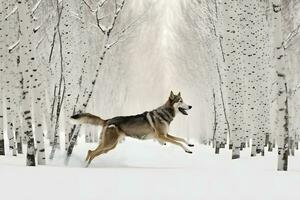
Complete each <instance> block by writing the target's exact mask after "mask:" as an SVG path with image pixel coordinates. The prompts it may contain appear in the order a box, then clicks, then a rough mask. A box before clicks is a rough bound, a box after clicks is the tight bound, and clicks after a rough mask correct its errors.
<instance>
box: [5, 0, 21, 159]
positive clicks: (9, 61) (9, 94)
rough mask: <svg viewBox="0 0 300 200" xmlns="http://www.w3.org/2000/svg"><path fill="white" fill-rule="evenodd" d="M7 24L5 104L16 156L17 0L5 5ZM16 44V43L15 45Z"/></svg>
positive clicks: (11, 144) (11, 147) (8, 129)
mask: <svg viewBox="0 0 300 200" xmlns="http://www.w3.org/2000/svg"><path fill="white" fill-rule="evenodd" d="M4 6H5V11H6V12H5V14H6V16H5V22H6V24H5V26H4V29H5V30H6V31H7V32H6V34H5V41H6V45H5V50H4V52H5V54H4V55H5V58H6V59H5V61H6V62H5V67H4V68H5V74H6V76H5V78H4V79H5V90H4V93H5V100H6V101H5V106H6V114H7V118H6V119H7V137H8V142H9V149H10V150H11V151H12V155H13V156H16V155H17V151H16V145H15V137H14V125H13V121H14V116H15V110H16V105H14V102H16V101H15V100H13V99H14V98H17V96H16V94H15V88H14V84H15V73H14V69H16V67H17V58H16V57H15V55H14V54H13V52H12V51H13V47H11V44H14V43H16V41H17V40H18V37H17V35H18V30H17V29H16V27H17V20H16V15H15V14H14V13H11V12H12V10H13V9H14V8H15V2H14V1H10V2H7V4H6V5H5V4H4ZM13 46H14V45H13Z"/></svg>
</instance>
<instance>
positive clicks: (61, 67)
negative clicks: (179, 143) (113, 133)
mask: <svg viewBox="0 0 300 200" xmlns="http://www.w3.org/2000/svg"><path fill="white" fill-rule="evenodd" d="M299 32H300V1H299V0H251V1H250V0H9V1H8V0H7V1H6V0H1V1H0V171H1V172H0V177H4V180H8V179H10V178H9V176H8V175H7V179H5V177H6V175H5V173H6V170H7V172H9V171H10V170H12V169H10V168H11V166H36V167H33V168H32V169H30V170H32V171H31V172H30V173H32V174H34V173H35V171H34V170H43V169H45V168H40V166H41V165H45V166H44V167H47V166H49V168H50V170H51V168H53V166H62V168H65V169H63V170H68V169H72V167H73V168H74V167H75V168H76V167H79V168H83V167H84V166H83V165H82V162H83V161H84V159H85V155H86V152H87V150H88V149H91V148H95V147H96V146H97V144H98V143H99V140H100V139H99V137H100V127H96V126H90V125H78V124H72V123H71V122H70V117H71V116H73V115H75V114H78V113H86V112H88V113H92V114H94V115H98V116H101V117H103V118H104V119H109V118H112V117H115V116H125V115H127V116H128V115H134V114H138V113H143V112H145V111H150V110H152V109H154V108H157V107H158V106H160V105H162V104H163V103H165V101H166V100H167V99H168V97H169V94H170V92H171V91H174V92H175V93H176V94H177V93H178V92H180V93H181V96H182V98H183V100H184V101H185V102H186V103H187V104H189V105H192V106H193V108H192V109H191V110H189V112H188V114H189V115H188V116H183V115H181V114H180V113H179V114H177V116H176V119H174V121H173V122H172V124H171V125H170V131H169V132H170V133H173V134H174V135H177V136H179V137H182V138H185V139H186V140H187V141H189V142H191V143H193V144H195V147H191V150H193V154H191V155H189V154H185V153H184V152H182V150H181V149H180V148H178V147H176V146H174V145H173V146H171V144H167V146H162V145H160V144H159V143H157V142H153V141H136V140H134V139H127V138H126V140H125V141H124V142H123V143H122V144H121V145H120V149H119V150H114V151H115V152H113V151H112V153H111V152H109V153H107V154H105V155H103V157H102V155H101V156H99V157H98V158H97V159H96V161H95V163H93V164H92V166H91V167H92V168H98V169H99V168H101V167H103V168H110V167H112V168H114V167H117V168H122V166H123V165H124V166H123V167H124V168H130V166H131V165H134V166H136V165H137V166H139V164H140V163H143V167H145V166H147V164H150V165H151V166H152V167H153V166H154V167H155V168H160V167H161V164H162V165H163V166H164V167H166V168H167V167H169V166H168V163H169V164H170V165H172V166H173V165H174V166H176V167H177V165H176V159H178V160H177V162H178V163H184V162H185V161H187V162H189V165H183V166H184V167H189V166H194V167H195V166H205V167H206V168H205V169H209V168H211V167H210V165H209V164H207V163H210V162H211V165H218V166H222V165H223V164H224V166H226V168H230V166H233V168H232V169H234V170H232V173H233V174H232V177H236V176H238V175H237V174H236V173H237V171H242V170H244V173H248V172H249V170H248V169H251V170H253V168H254V169H256V170H258V171H263V170H264V169H260V168H258V167H257V166H256V165H260V166H263V165H264V166H268V168H267V169H269V172H270V173H271V172H272V173H274V174H273V175H274V176H276V173H278V171H287V172H285V173H287V175H288V173H291V172H290V166H292V167H291V168H292V170H291V171H292V172H294V177H293V178H294V179H296V180H297V181H299V180H300V176H299V175H298V174H295V172H297V173H299V171H300V165H299V164H300V158H297V153H298V152H297V150H298V148H299V140H300V137H299V136H300V123H299V122H300V103H299V102H300V68H299V65H300V33H299ZM298 68H299V69H298ZM298 120H299V121H298ZM152 143H153V144H152ZM118 148H119V147H118ZM128 149H129V150H128ZM151 151H154V152H153V153H151ZM162 152H166V153H162ZM110 153H111V154H110ZM137 154H140V155H141V156H139V155H137ZM110 155H111V157H110ZM161 155H162V157H161ZM129 157H132V160H130V158H129ZM128 159H129V160H128ZM143 159H144V160H143ZM164 159H165V160H164ZM171 159H172V161H170V160H171ZM211 159H213V161H211ZM167 160H168V161H167ZM156 161H157V162H156ZM204 163H206V164H204ZM243 163H244V164H243ZM258 163H260V164H258ZM179 165H180V166H181V164H179ZM242 165H243V166H244V168H243V167H242V169H241V168H240V167H239V166H242ZM251 166H252V167H251ZM253 166H255V167H253ZM184 167H183V168H184ZM137 168H138V167H137ZM21 169H24V170H29V169H28V168H27V167H25V168H21ZM47 169H48V168H47ZM205 169H204V168H203V169H202V168H201V171H202V173H203V172H204V173H206V172H207V171H205ZM213 169H215V171H220V172H217V174H214V173H216V172H215V171H213ZM15 170H20V169H19V168H17V169H15ZM86 170H88V169H86ZM165 170H167V169H165ZM193 170H197V167H195V169H194V168H193ZM251 170H250V171H251ZM221 171H222V167H219V168H217V167H215V166H214V167H213V168H212V169H211V171H210V172H211V174H214V175H211V178H212V177H215V178H213V179H218V180H221V182H220V183H223V181H225V180H223V179H222V178H221V179H220V176H222V172H221ZM233 171H234V172H233ZM13 172H14V170H12V171H11V173H12V174H13ZM64 172H66V173H69V172H67V171H64ZM80 172H83V171H80ZM21 173H24V174H26V172H25V171H24V172H22V170H21V171H20V172H19V174H21ZM37 173H38V174H42V172H40V171H37ZM44 173H47V171H45V172H44ZM51 173H53V174H57V175H58V174H60V173H61V172H60V171H59V170H57V169H55V171H53V172H51ZM74 173H75V172H74ZM76 173H77V172H76ZM83 173H90V172H88V171H87V172H83ZM99 173H100V172H99ZM111 173H112V174H113V173H114V172H113V171H112V172H111ZM118 173H119V172H118ZM136 173H138V172H136ZM151 173H152V172H151ZM151 173H150V175H149V177H148V178H150V177H151ZM172 173H173V172H172ZM197 173H198V172H197ZM199 173H200V172H199ZM202 173H200V174H197V176H198V177H197V178H198V179H202V177H201V176H202V175H203V174H202ZM223 173H226V172H223ZM252 173H253V175H254V174H255V175H256V176H258V175H257V174H256V173H254V172H251V173H250V175H249V177H250V176H251V174H252ZM120 174H122V173H121V172H120ZM174 174H176V173H175V172H174ZM241 174H242V173H241ZM258 174H260V173H258ZM190 175H191V174H190ZM223 175H224V174H223ZM281 175H282V176H284V175H283V174H281ZM12 176H13V175H12ZM27 176H28V177H27ZM33 176H34V175H33ZM66 176H69V175H66ZM70 176H71V175H70ZM121 176H122V177H123V175H121ZM137 176H138V174H137ZM145 176H147V175H145ZM192 176H193V175H191V177H190V178H191V179H192ZM206 176H207V177H206V178H207V179H209V178H210V175H206ZM225 176H226V175H225ZM261 176H262V177H264V174H261ZM270 176H271V175H270ZM20 177H22V175H20ZM91 177H93V175H91ZM228 177H231V176H229V175H228V176H226V179H229V178H228ZM267 177H269V174H268V176H267ZM289 177H290V176H289ZM69 178H70V177H69ZM102 178H104V177H101V176H100V175H99V179H102ZM106 178H108V177H106ZM281 178H283V179H284V177H281ZM29 179H30V176H29V175H26V180H27V181H28V180H29ZM183 179H184V180H185V181H187V180H189V178H187V177H184V178H183ZM250 179H251V178H250ZM39 180H40V181H42V180H43V179H39ZM134 180H136V179H134ZM151 180H152V179H151ZM172 180H173V179H172ZM172 180H171V181H172ZM174 180H175V179H174ZM204 180H205V179H204ZM241 180H242V179H241ZM251 180H252V179H251ZM259 180H261V179H259ZM263 180H265V179H263ZM272 180H273V181H275V179H273V178H271V179H269V181H272ZM199 181H200V180H199ZM228 181H229V180H228ZM252 181H253V183H252V182H251V181H250V182H251V183H252V184H253V185H254V184H256V180H255V179H254V178H253V180H252ZM278 181H283V182H285V181H286V183H288V182H290V181H291V180H290V179H284V180H278ZM162 182H163V183H165V184H170V183H169V182H164V181H162ZM232 182H234V179H233V180H232ZM291 182H293V181H291ZM24 183H27V182H26V181H24ZM124 183H125V182H124ZM220 183H218V184H220ZM267 183H269V184H271V183H270V182H267ZM267 183H266V182H264V181H260V184H262V185H260V184H258V185H257V186H255V187H256V188H260V187H261V188H263V187H264V186H263V185H265V184H267ZM50 184H51V183H50ZM66 184H67V183H66ZM68 184H70V183H68ZM199 184H200V183H199ZM224 184H227V182H224ZM200 185H201V184H200ZM248 185H250V183H249V184H248ZM283 185H284V184H283ZM219 186H220V185H219ZM49 187H51V186H49ZM182 187H184V186H182ZM194 187H196V186H193V187H191V188H188V189H186V191H185V190H184V189H183V190H184V191H182V193H180V195H181V196H180V195H179V196H178V199H199V198H200V197H203V198H204V196H197V195H195V196H193V195H191V194H194V192H193V188H194ZM205 187H207V186H205ZM226 187H229V186H226ZM277 187H278V188H280V187H279V186H277ZM277 187H273V189H274V188H277ZM289 187H290V186H289ZM1 188H3V187H2V185H1ZM270 188H271V186H270ZM287 188H288V186H286V188H284V189H287ZM291 188H292V189H293V186H292V187H291ZM291 188H290V189H289V190H288V191H291V190H292V189H291ZM227 189H228V188H227ZM231 189H232V188H231ZM244 189H245V188H244ZM284 189H283V190H281V192H282V193H279V194H278V196H280V195H282V196H284V195H285V194H286V193H289V195H291V196H290V197H293V198H294V199H295V198H299V197H300V195H299V194H298V193H296V190H297V189H296V188H295V190H294V193H293V192H287V191H285V190H284ZM24 190H25V189H24ZM95 190H97V189H95ZM260 190H262V189H260ZM12 191H13V190H12ZM45 191H47V190H45ZM85 191H87V190H85ZM130 191H131V190H130ZM241 191H244V190H243V189H241ZM262 191H263V190H262ZM168 192H170V191H168ZM168 192H167V194H168ZM178 192H180V191H177V193H178ZM185 192H189V193H190V194H189V195H190V198H184V197H183V196H184V195H185ZM244 192H245V191H244ZM278 192H279V191H278ZM13 193H14V192H13ZM129 193H130V192H129ZM132 193H134V192H133V190H132ZM170 193H171V192H170ZM130 194H131V193H130ZM72 195H73V194H72ZM98 195H99V194H98ZM100 195H101V194H100ZM114 195H117V194H114ZM120 195H121V194H120ZM136 195H137V194H136ZM165 195H166V194H165ZM206 195H209V194H206ZM266 195H267V194H266ZM125 196H126V195H125ZM220 196H221V194H220ZM222 196H224V194H223V193H222ZM250 196H251V195H250ZM278 196H277V197H278ZM28 197H29V196H28ZM90 197H91V198H87V199H97V198H95V196H90ZM114 197H115V198H112V199H119V198H121V197H120V196H114ZM127 197H128V198H129V197H130V195H129V196H127ZM135 197H140V198H142V197H141V196H135ZM168 197H170V196H168V195H166V196H165V198H158V199H168ZM196 197H197V198H196ZM267 197H269V199H274V198H271V197H270V196H267ZM77 198H79V199H80V197H77ZM77 198H75V197H74V198H73V199H77ZM236 198H237V199H242V198H238V196H237V197H236ZM25 199H26V198H25ZM49 199H51V198H50V197H49ZM52 199H53V198H52ZM133 199H139V198H133ZM149 199H155V198H154V197H153V198H151V197H149ZM175 199H177V198H175ZM204 199H210V198H204ZM211 199H214V198H211ZM216 199H217V198H216ZM225 199H226V198H225ZM231 199H232V198H231ZM234 199H235V198H234ZM246 199H247V198H246ZM249 199H251V198H250V197H249ZM252 199H253V198H252ZM261 199H267V198H261ZM287 199H292V198H287Z"/></svg>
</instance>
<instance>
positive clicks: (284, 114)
mask: <svg viewBox="0 0 300 200" xmlns="http://www.w3.org/2000/svg"><path fill="white" fill-rule="evenodd" d="M271 2H272V10H273V12H272V18H273V24H274V27H273V28H274V29H273V30H274V35H273V37H274V49H275V58H274V59H275V67H276V73H277V83H278V97H277V106H278V120H279V121H278V138H277V140H278V142H277V143H278V168H277V169H278V170H280V171H282V170H284V171H286V170H287V168H288V141H289V130H288V120H289V119H288V118H289V115H288V98H287V90H288V88H287V74H286V68H285V63H284V49H283V45H282V42H283V35H282V17H281V11H282V10H281V9H282V7H281V0H272V1H271Z"/></svg>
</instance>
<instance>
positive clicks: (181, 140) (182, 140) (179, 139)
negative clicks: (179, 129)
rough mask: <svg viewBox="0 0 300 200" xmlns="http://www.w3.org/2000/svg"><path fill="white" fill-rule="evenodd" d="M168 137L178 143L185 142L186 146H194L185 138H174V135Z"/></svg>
mask: <svg viewBox="0 0 300 200" xmlns="http://www.w3.org/2000/svg"><path fill="white" fill-rule="evenodd" d="M167 137H168V138H171V139H173V140H176V141H180V142H183V143H185V144H186V145H188V146H189V147H193V146H194V145H193V144H191V143H188V142H187V141H186V140H185V139H183V138H180V137H176V136H173V135H170V134H167Z"/></svg>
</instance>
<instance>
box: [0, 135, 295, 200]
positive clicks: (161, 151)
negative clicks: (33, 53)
mask: <svg viewBox="0 0 300 200" xmlns="http://www.w3.org/2000/svg"><path fill="white" fill-rule="evenodd" d="M81 140H82V141H83V140H84V138H83V137H82V138H81ZM82 141H80V142H79V144H78V145H77V146H76V147H75V150H74V154H73V156H72V158H71V160H70V163H69V165H68V166H64V164H63V163H64V153H63V152H62V151H57V154H56V156H55V158H54V160H52V161H49V160H48V163H47V164H48V165H47V166H38V167H25V166H24V164H25V159H24V157H22V156H18V157H12V156H5V157H0V177H1V181H0V188H1V193H2V194H1V197H2V198H1V199H8V197H9V198H10V199H13V200H14V199H32V200H35V199H43V200H53V199H72V200H77V199H78V200H83V199H86V200H96V199H97V200H99V199H105V200H119V199H130V200H135V199H139V200H140V199H147V200H148V199H149V200H151V199H155V200H157V199H188V200H194V199H195V200H196V199H197V200H199V199H203V200H217V199H218V200H220V199H231V200H235V199H236V200H240V199H243V200H248V199H249V200H250V199H251V200H255V199H264V200H276V199H299V198H300V193H299V190H298V187H299V186H298V184H296V183H299V182H300V158H299V156H298V157H297V156H296V157H291V158H290V160H289V161H290V162H289V171H288V172H278V171H276V162H277V157H276V153H275V152H274V153H267V155H266V156H265V157H261V156H258V157H255V158H253V157H252V158H251V157H250V156H249V154H250V151H249V150H244V151H243V152H242V154H241V159H239V160H231V159H230V157H231V154H230V152H229V151H228V150H222V151H221V154H219V155H215V154H214V152H213V149H211V148H210V147H207V146H204V145H199V144H197V145H196V146H195V147H193V148H191V149H193V154H187V153H185V152H184V151H183V150H182V149H180V148H178V147H176V146H173V145H167V146H162V145H160V144H158V143H157V142H153V141H151V140H150V141H138V140H134V139H130V138H129V139H128V138H127V139H126V140H125V141H124V142H123V143H121V144H119V145H118V146H117V148H116V149H115V150H113V151H111V152H109V153H108V154H105V155H103V156H100V157H98V158H96V159H95V160H94V161H93V162H92V164H91V166H90V167H89V168H83V160H84V158H85V154H86V151H87V150H88V149H89V148H91V149H92V148H95V147H96V145H97V144H84V143H83V142H82ZM49 150H50V149H48V151H49ZM47 155H49V153H48V152H47ZM16 188H17V192H16ZM3 197H7V198H3Z"/></svg>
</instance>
